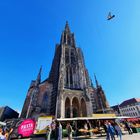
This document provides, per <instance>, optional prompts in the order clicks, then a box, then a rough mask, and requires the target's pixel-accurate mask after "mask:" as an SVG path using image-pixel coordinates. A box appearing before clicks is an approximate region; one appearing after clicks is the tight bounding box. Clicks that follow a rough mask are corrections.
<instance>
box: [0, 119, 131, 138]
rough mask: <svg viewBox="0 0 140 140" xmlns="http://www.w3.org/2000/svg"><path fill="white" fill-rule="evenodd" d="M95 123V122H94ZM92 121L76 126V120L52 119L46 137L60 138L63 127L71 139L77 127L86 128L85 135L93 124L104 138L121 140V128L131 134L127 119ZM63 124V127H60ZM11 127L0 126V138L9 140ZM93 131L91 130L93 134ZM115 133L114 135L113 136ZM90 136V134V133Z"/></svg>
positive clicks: (75, 134)
mask: <svg viewBox="0 0 140 140" xmlns="http://www.w3.org/2000/svg"><path fill="white" fill-rule="evenodd" d="M94 123H95V124H94ZM94 123H93V122H89V121H86V122H84V123H80V124H81V125H78V126H77V122H75V121H74V122H71V123H70V122H65V123H64V122H59V121H57V120H53V121H52V123H51V125H49V126H47V128H46V139H47V140H62V137H63V136H62V134H63V129H65V131H66V134H67V138H68V140H72V133H73V136H77V132H78V130H79V128H81V127H83V129H84V130H86V131H85V132H86V133H85V135H86V136H87V135H90V134H89V133H88V130H89V132H92V131H90V130H91V129H92V128H93V127H94V126H96V127H98V129H99V130H100V128H102V129H104V131H105V133H106V140H115V137H116V136H117V137H118V138H119V139H120V140H122V135H123V133H122V128H123V129H125V130H127V131H128V134H130V135H131V134H133V131H132V129H131V128H132V123H131V124H130V123H129V122H128V121H127V120H125V121H123V122H121V123H117V122H115V121H109V120H105V121H104V120H102V121H100V120H97V121H94ZM62 125H63V128H62ZM12 130H13V129H7V128H6V127H0V140H10V135H11V133H12ZM94 134H95V133H94V132H93V135H94ZM115 135H116V136H115ZM90 136H91V135H90Z"/></svg>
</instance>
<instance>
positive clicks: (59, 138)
mask: <svg viewBox="0 0 140 140" xmlns="http://www.w3.org/2000/svg"><path fill="white" fill-rule="evenodd" d="M58 124H59V126H58V140H62V125H61V123H60V122H59V123H58Z"/></svg>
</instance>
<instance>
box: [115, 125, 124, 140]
mask: <svg viewBox="0 0 140 140" xmlns="http://www.w3.org/2000/svg"><path fill="white" fill-rule="evenodd" d="M114 128H115V130H116V132H117V137H118V136H119V137H120V140H122V130H121V128H120V126H119V125H118V124H117V123H115V124H114Z"/></svg>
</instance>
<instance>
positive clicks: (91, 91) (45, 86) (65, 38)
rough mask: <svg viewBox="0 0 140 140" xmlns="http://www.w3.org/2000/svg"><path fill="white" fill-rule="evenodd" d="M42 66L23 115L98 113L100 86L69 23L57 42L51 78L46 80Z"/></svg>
mask: <svg viewBox="0 0 140 140" xmlns="http://www.w3.org/2000/svg"><path fill="white" fill-rule="evenodd" d="M41 69H42V68H41ZM41 69H40V71H39V74H38V76H37V79H36V80H35V81H32V83H31V86H30V88H29V90H28V93H27V96H26V99H25V103H24V106H23V109H22V113H21V117H23V118H25V117H26V118H28V117H38V116H39V115H53V116H55V117H56V118H71V117H87V116H92V114H93V112H94V113H96V111H97V110H98V108H99V106H98V105H97V103H98V98H99V96H100V94H99V95H98V96H96V95H95V94H97V92H96V91H97V89H96V88H94V87H93V84H92V82H91V80H90V77H89V74H88V70H87V69H86V67H85V63H84V57H83V53H82V51H81V49H80V48H78V47H77V46H76V42H75V37H74V34H73V33H71V31H70V28H69V25H68V22H66V25H65V29H64V31H63V32H62V35H61V40H60V43H59V44H57V45H56V48H55V55H54V59H53V63H52V67H51V71H50V73H49V77H48V78H47V79H46V80H44V81H43V82H41ZM104 96H105V95H104ZM104 99H105V100H106V98H104ZM105 107H106V106H104V108H105Z"/></svg>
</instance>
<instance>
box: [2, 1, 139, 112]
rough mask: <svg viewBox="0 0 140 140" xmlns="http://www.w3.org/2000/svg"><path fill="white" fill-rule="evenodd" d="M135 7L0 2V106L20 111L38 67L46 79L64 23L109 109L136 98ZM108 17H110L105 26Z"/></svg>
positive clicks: (104, 3)
mask: <svg viewBox="0 0 140 140" xmlns="http://www.w3.org/2000/svg"><path fill="white" fill-rule="evenodd" d="M139 5H140V1H139V0H133V1H132V0H123V1H122V0H117V1H115V0H59V1H57V0H51V1H49V0H24V1H19V0H12V1H11V0H4V1H0V69H1V70H0V106H4V105H8V106H10V107H12V108H14V109H16V110H19V111H20V110H21V108H22V106H23V103H24V99H25V97H26V94H27V90H28V88H29V85H30V82H31V80H34V79H35V78H36V76H37V73H38V71H39V68H40V66H41V65H42V66H43V72H42V80H44V79H45V78H47V77H48V73H49V71H50V68H51V64H52V59H53V56H54V50H55V44H56V43H59V41H60V35H61V33H62V31H63V29H64V26H65V22H66V20H68V22H69V26H70V28H71V31H72V32H74V33H75V37H76V44H77V46H78V47H81V48H82V50H83V53H84V58H85V63H86V67H87V69H88V70H89V74H90V76H91V79H92V80H93V83H95V82H94V73H96V76H97V79H98V81H99V83H100V84H101V85H102V87H103V89H104V91H105V93H106V96H107V99H108V101H109V103H110V105H115V104H118V103H121V102H122V101H123V100H125V99H129V98H133V97H140V86H139V84H140V62H139V61H140V39H139V37H140V26H139V25H140V9H139ZM109 11H111V12H112V13H113V14H115V18H114V19H112V20H110V21H108V20H106V16H107V14H108V12H109ZM94 85H95V84H94Z"/></svg>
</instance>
